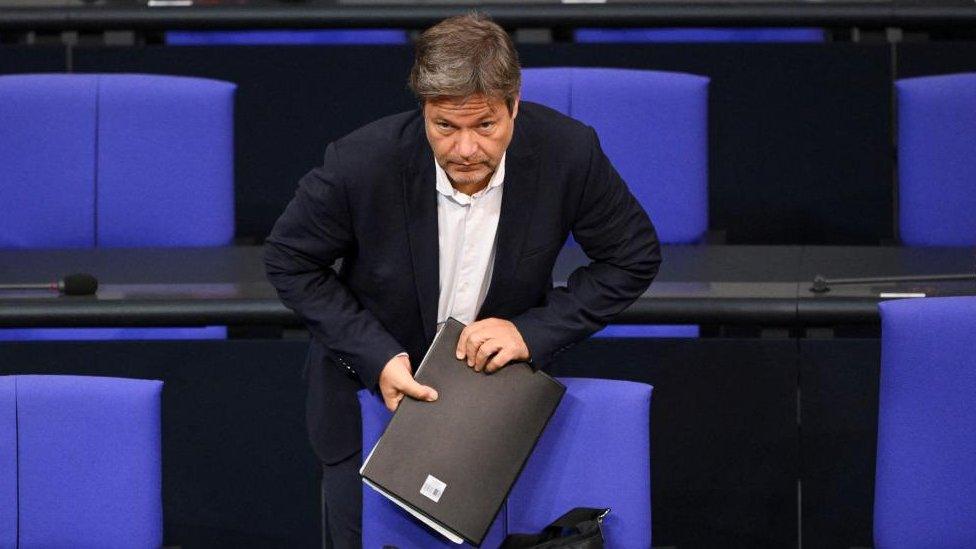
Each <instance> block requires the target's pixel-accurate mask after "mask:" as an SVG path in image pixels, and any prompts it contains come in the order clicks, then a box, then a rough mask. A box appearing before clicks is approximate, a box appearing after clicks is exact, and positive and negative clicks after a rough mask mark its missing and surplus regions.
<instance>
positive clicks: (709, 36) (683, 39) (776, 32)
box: [574, 27, 826, 44]
mask: <svg viewBox="0 0 976 549" xmlns="http://www.w3.org/2000/svg"><path fill="white" fill-rule="evenodd" d="M574 38H575V40H576V41H577V42H580V43H634V44H639V43H662V42H663V43H667V42H676V43H694V42H699V43H701V42H727V43H766V42H800V43H804V42H806V43H817V42H823V41H824V39H825V38H826V36H825V33H824V31H823V29H819V28H809V27H795V28H793V27H788V28H782V27H757V28H722V27H704V28H637V29H607V28H584V29H577V30H576V32H575V33H574Z"/></svg>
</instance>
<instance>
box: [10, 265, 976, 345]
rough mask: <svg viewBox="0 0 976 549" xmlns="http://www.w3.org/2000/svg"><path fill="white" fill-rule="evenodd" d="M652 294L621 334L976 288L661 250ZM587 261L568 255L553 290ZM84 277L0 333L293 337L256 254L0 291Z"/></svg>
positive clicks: (936, 269) (872, 311) (42, 278)
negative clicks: (256, 328)
mask: <svg viewBox="0 0 976 549" xmlns="http://www.w3.org/2000/svg"><path fill="white" fill-rule="evenodd" d="M663 255H664V263H663V265H662V268H661V272H660V274H659V276H658V278H657V280H656V281H655V282H654V284H653V285H652V286H651V289H650V290H649V291H648V292H647V293H646V294H645V295H644V296H642V297H641V298H640V299H639V300H638V301H637V302H636V303H634V305H632V306H631V307H630V308H629V309H628V310H627V311H625V312H624V313H623V314H622V315H621V316H620V317H619V318H618V319H617V321H618V322H622V323H642V322H647V323H700V324H758V325H778V326H805V325H822V324H836V323H855V324H856V323H868V324H871V323H876V322H877V321H878V313H877V303H878V301H879V300H880V299H881V298H880V293H881V292H924V293H926V295H929V296H937V295H972V294H976V281H965V282H940V283H931V282H919V283H898V284H877V283H867V284H855V285H845V286H836V287H833V288H832V289H831V290H830V291H829V292H827V293H824V294H816V293H813V292H811V291H810V290H809V288H810V286H811V285H812V281H813V278H814V276H816V275H818V274H819V275H823V276H826V277H827V278H851V277H879V276H895V275H900V276H908V275H930V274H945V273H973V272H974V269H973V267H974V263H976V250H974V249H972V248H894V247H892V248H882V247H876V248H871V247H801V246H666V247H665V248H664V251H663ZM585 261H586V258H585V256H583V255H582V254H581V253H580V252H579V250H577V249H567V250H564V252H563V254H561V255H560V257H559V259H558V261H557V264H556V268H555V271H554V277H553V278H554V280H555V281H556V282H557V283H559V282H560V281H564V280H565V279H566V277H567V276H568V274H569V273H570V272H571V271H572V269H574V268H575V267H576V266H578V265H581V264H583V263H585ZM71 272H89V273H92V274H94V275H95V276H96V277H97V278H98V279H99V282H100V287H99V290H98V293H97V295H96V296H89V297H57V296H53V295H46V294H44V293H41V292H26V291H25V292H13V291H4V292H2V293H0V326H5V327H11V326H177V325H191V326H192V325H205V324H231V325H235V324H236V325H246V324H250V325H255V324H266V325H295V324H297V323H298V321H297V319H296V318H295V316H294V315H293V314H292V313H291V312H290V311H288V310H287V309H286V308H285V307H284V306H282V305H281V303H280V302H279V301H278V299H277V297H276V296H275V293H274V290H273V289H272V287H271V286H270V285H269V284H268V282H267V281H266V280H265V277H264V268H263V264H262V262H261V249H260V248H259V247H228V248H177V249H96V250H6V251H0V282H3V283H17V282H23V283H29V282H46V281H49V280H54V279H57V278H58V277H60V276H64V275H65V274H67V273H71Z"/></svg>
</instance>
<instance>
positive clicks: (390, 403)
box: [383, 393, 403, 412]
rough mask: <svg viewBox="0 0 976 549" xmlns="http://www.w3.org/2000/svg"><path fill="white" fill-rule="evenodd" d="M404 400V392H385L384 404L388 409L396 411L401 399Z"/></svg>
mask: <svg viewBox="0 0 976 549" xmlns="http://www.w3.org/2000/svg"><path fill="white" fill-rule="evenodd" d="M401 400H403V393H394V394H391V395H386V394H385V393H384V394H383V404H385V405H386V409H387V410H389V411H391V412H395V411H396V409H397V406H399V405H400V401H401Z"/></svg>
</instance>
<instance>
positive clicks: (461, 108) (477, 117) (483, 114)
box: [424, 94, 518, 192]
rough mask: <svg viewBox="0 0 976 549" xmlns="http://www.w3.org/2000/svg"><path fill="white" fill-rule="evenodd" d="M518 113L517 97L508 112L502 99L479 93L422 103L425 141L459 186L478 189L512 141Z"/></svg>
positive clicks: (486, 179) (438, 161)
mask: <svg viewBox="0 0 976 549" xmlns="http://www.w3.org/2000/svg"><path fill="white" fill-rule="evenodd" d="M517 113H518V98H516V99H515V102H514V104H513V105H512V112H511V113H509V112H508V108H507V107H506V106H505V101H504V100H503V99H493V98H488V97H485V96H484V95H481V94H478V95H472V96H470V97H467V98H463V99H458V98H455V97H445V98H438V99H430V100H427V101H426V103H424V120H425V122H426V124H425V126H426V130H427V141H429V142H430V147H431V148H432V149H433V150H434V158H435V159H436V160H437V163H438V164H439V165H440V167H441V168H443V169H444V171H445V172H446V173H447V176H448V177H449V178H450V179H451V183H452V184H454V186H455V187H456V188H458V190H460V191H462V192H465V191H472V190H473V191H477V190H479V189H480V188H481V187H484V186H485V185H487V184H488V180H489V179H491V175H492V174H493V173H495V169H496V168H497V167H498V164H499V163H500V162H501V160H502V155H503V154H504V153H505V149H507V148H508V144H509V143H511V141H512V131H513V130H514V129H515V115H516V114H517Z"/></svg>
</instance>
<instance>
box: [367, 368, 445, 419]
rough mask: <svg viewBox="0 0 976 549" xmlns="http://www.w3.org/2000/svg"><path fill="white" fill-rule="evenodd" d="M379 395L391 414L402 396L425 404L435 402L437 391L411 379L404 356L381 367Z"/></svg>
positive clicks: (410, 370)
mask: <svg viewBox="0 0 976 549" xmlns="http://www.w3.org/2000/svg"><path fill="white" fill-rule="evenodd" d="M380 394H382V395H383V402H384V403H385V404H386V407H387V408H388V409H389V410H390V411H391V412H393V411H396V409H397V406H399V405H400V401H401V400H403V397H404V395H406V396H408V397H410V398H415V399H417V400H426V401H427V402H433V401H435V400H437V391H435V390H434V389H433V388H432V387H428V386H426V385H421V384H419V383H417V381H416V380H415V379H414V378H413V369H412V368H411V367H410V359H409V358H408V357H407V356H405V355H397V356H395V357H393V358H391V359H390V360H389V361H388V362H387V363H386V366H383V371H382V372H380Z"/></svg>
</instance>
